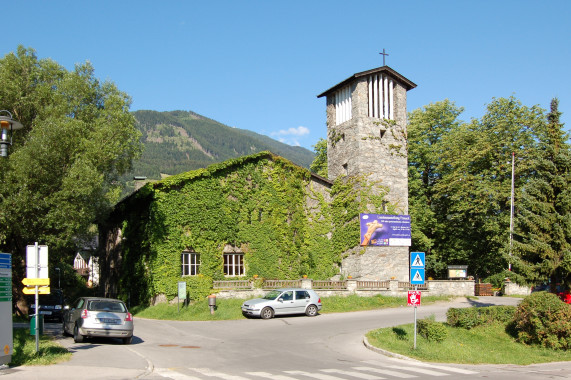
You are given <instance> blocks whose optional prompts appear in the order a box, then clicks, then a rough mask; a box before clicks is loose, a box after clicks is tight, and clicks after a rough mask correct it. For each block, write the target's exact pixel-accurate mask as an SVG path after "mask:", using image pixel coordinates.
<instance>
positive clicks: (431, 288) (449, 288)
mask: <svg viewBox="0 0 571 380" xmlns="http://www.w3.org/2000/svg"><path fill="white" fill-rule="evenodd" d="M427 283H428V293H429V295H431V296H439V295H452V296H459V297H460V296H473V295H474V287H475V282H474V280H449V281H446V280H442V281H440V280H431V281H427Z"/></svg>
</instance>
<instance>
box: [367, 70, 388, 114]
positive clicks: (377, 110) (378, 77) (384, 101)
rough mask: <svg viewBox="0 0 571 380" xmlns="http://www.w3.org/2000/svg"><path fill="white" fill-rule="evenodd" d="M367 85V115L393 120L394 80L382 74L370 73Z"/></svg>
mask: <svg viewBox="0 0 571 380" xmlns="http://www.w3.org/2000/svg"><path fill="white" fill-rule="evenodd" d="M367 84H368V86H369V117H377V118H379V119H390V120H394V95H393V89H394V82H393V80H392V78H390V77H388V76H387V75H383V74H380V73H379V74H371V75H369V77H368V78H367Z"/></svg>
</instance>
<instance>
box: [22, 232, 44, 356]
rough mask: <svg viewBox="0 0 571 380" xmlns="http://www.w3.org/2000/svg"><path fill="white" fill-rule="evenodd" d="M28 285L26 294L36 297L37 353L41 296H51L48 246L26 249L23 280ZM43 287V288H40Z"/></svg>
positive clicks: (25, 289)
mask: <svg viewBox="0 0 571 380" xmlns="http://www.w3.org/2000/svg"><path fill="white" fill-rule="evenodd" d="M22 283H23V284H24V285H26V287H25V288H24V289H22V291H23V292H24V294H35V295H36V313H35V314H34V316H35V318H34V319H35V322H36V328H35V335H36V352H39V351H40V321H39V319H40V313H39V310H40V297H39V295H40V294H50V288H49V285H50V279H49V277H48V247H47V246H46V245H38V243H37V242H36V243H35V244H34V245H28V246H27V247H26V278H25V279H23V280H22ZM40 286H41V288H40Z"/></svg>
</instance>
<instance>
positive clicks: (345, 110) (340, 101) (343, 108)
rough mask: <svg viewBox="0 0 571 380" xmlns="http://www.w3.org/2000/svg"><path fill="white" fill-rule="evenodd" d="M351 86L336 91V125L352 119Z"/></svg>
mask: <svg viewBox="0 0 571 380" xmlns="http://www.w3.org/2000/svg"><path fill="white" fill-rule="evenodd" d="M351 117H352V116H351V87H350V86H345V87H343V88H342V89H340V90H338V91H337V92H335V125H339V124H341V123H344V122H346V121H347V120H350V119H351Z"/></svg>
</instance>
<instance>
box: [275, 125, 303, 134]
mask: <svg viewBox="0 0 571 380" xmlns="http://www.w3.org/2000/svg"><path fill="white" fill-rule="evenodd" d="M308 134H309V129H308V128H306V127H304V126H301V125H300V126H299V127H297V128H289V129H280V130H279V131H278V132H273V133H272V135H279V136H290V135H293V136H305V135H308Z"/></svg>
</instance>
